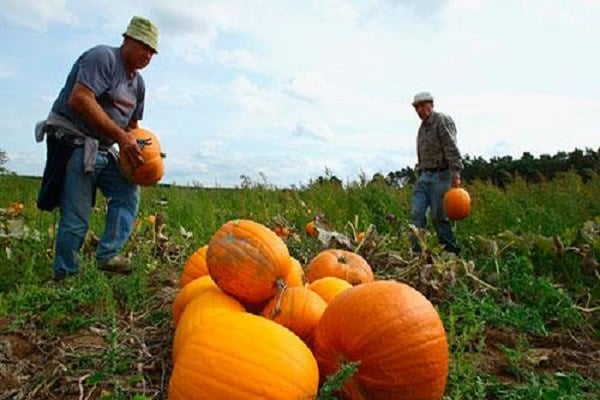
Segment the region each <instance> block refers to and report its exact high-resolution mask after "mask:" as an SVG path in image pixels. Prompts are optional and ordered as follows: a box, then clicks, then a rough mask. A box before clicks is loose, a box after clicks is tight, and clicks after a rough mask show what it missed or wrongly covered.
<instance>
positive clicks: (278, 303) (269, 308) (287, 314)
mask: <svg viewBox="0 0 600 400" xmlns="http://www.w3.org/2000/svg"><path fill="white" fill-rule="evenodd" d="M326 307H327V303H326V302H325V300H323V299H322V298H321V296H319V295H318V294H317V293H315V292H313V291H312V290H309V289H308V288H306V287H304V286H296V287H291V288H287V289H286V290H285V291H284V292H283V294H282V295H281V298H278V297H274V298H272V299H271V300H270V301H269V302H268V303H267V305H266V307H265V308H264V309H263V311H262V313H261V315H262V316H263V317H265V318H269V319H271V320H273V321H275V322H277V323H279V324H281V325H283V326H285V327H286V328H288V329H289V330H291V331H292V332H294V333H295V334H296V335H298V336H299V337H300V339H302V340H304V342H305V343H306V344H308V345H309V346H311V345H312V340H313V335H314V331H315V328H316V327H317V323H318V322H319V319H321V315H323V311H325V308H326Z"/></svg>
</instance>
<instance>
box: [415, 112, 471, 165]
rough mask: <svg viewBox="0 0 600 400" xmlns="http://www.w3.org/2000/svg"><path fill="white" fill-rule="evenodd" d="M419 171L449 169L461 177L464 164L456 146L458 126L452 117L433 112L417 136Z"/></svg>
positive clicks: (423, 123)
mask: <svg viewBox="0 0 600 400" xmlns="http://www.w3.org/2000/svg"><path fill="white" fill-rule="evenodd" d="M417 156H418V158H419V163H418V164H417V169H418V170H420V171H422V170H425V169H439V168H449V169H450V171H451V172H452V173H453V175H457V174H458V175H460V172H461V171H462V169H463V163H462V160H461V156H460V151H459V150H458V147H457V146H456V126H455V125H454V121H453V120H452V118H450V116H448V115H445V114H442V113H439V112H435V111H433V112H432V113H431V115H430V116H429V118H427V119H426V120H425V121H423V122H421V126H420V127H419V132H418V134H417Z"/></svg>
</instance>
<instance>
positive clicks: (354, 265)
mask: <svg viewBox="0 0 600 400" xmlns="http://www.w3.org/2000/svg"><path fill="white" fill-rule="evenodd" d="M325 276H335V277H337V278H341V279H344V280H346V281H348V282H350V283H351V284H352V285H357V284H359V283H365V282H371V281H373V279H374V276H373V270H372V269H371V266H370V265H369V264H368V263H367V261H366V260H365V259H364V258H363V257H362V256H361V255H360V254H357V253H353V252H351V251H347V250H342V249H326V250H323V251H321V252H320V253H319V254H317V255H316V256H315V257H314V258H313V259H312V260H311V261H310V263H309V264H308V266H307V267H306V279H308V282H313V281H315V280H317V279H319V278H323V277H325Z"/></svg>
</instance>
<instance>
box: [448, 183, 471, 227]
mask: <svg viewBox="0 0 600 400" xmlns="http://www.w3.org/2000/svg"><path fill="white" fill-rule="evenodd" d="M442 205H443V208H444V213H446V216H447V217H448V218H449V219H451V220H452V221H460V220H461V219H465V218H467V217H468V216H469V214H470V213H471V196H469V192H467V191H466V190H465V189H463V188H459V187H453V188H450V189H449V190H448V191H447V192H446V193H445V194H444V200H443V203H442Z"/></svg>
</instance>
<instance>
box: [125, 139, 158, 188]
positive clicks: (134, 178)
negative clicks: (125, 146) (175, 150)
mask: <svg viewBox="0 0 600 400" xmlns="http://www.w3.org/2000/svg"><path fill="white" fill-rule="evenodd" d="M128 133H129V134H130V135H134V136H135V138H136V140H137V143H138V147H139V148H140V149H141V150H142V153H141V156H142V158H143V159H144V163H143V164H142V165H139V166H137V167H134V166H133V165H132V164H131V162H130V161H129V157H127V155H126V154H124V153H123V151H122V150H121V151H120V155H119V160H120V161H119V163H120V166H121V173H122V174H123V176H124V177H125V179H127V180H128V181H129V182H131V183H135V184H138V185H141V186H152V185H154V184H156V183H158V181H160V180H161V179H162V177H163V175H164V173H165V167H164V163H163V158H165V157H166V156H165V154H164V153H162V152H161V150H160V141H159V140H158V137H157V136H156V135H155V134H154V133H152V132H150V131H149V130H147V129H144V128H136V129H132V130H130V131H129V132H128Z"/></svg>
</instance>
